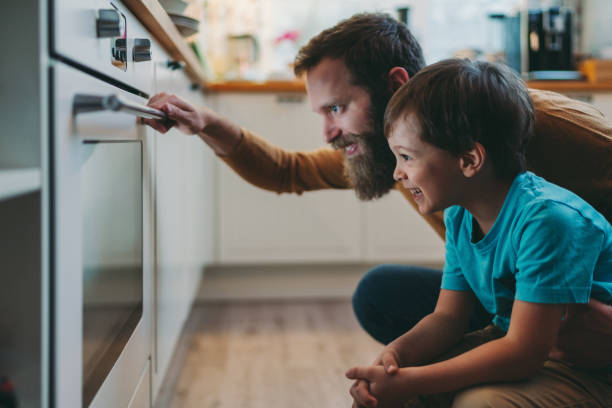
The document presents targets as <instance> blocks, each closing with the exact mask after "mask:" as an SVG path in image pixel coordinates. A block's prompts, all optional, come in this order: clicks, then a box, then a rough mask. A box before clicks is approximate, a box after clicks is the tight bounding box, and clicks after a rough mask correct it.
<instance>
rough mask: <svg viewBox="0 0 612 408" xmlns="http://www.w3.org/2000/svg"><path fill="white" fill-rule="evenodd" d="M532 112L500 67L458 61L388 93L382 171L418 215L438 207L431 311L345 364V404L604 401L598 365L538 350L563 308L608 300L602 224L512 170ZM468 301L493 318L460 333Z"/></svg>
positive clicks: (610, 256) (574, 200)
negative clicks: (370, 354)
mask: <svg viewBox="0 0 612 408" xmlns="http://www.w3.org/2000/svg"><path fill="white" fill-rule="evenodd" d="M533 112H534V110H533V104H532V102H531V100H530V98H529V95H528V93H527V90H526V89H525V87H524V85H523V84H522V82H521V80H520V79H519V78H517V77H516V76H515V75H514V74H513V73H512V72H511V71H510V70H509V69H508V68H506V67H503V66H497V65H493V64H488V63H484V62H470V61H467V60H446V61H442V62H439V63H437V64H434V65H431V66H429V67H427V68H425V69H423V70H422V71H420V72H419V73H418V74H417V75H416V76H415V77H414V78H413V79H412V80H411V81H409V82H408V83H407V84H406V85H404V87H402V88H401V89H400V90H399V91H398V92H397V93H396V94H395V95H394V96H393V97H392V98H391V101H390V102H389V105H388V107H387V110H386V112H385V134H386V135H387V136H388V142H389V147H390V148H391V150H392V151H393V153H394V155H395V158H396V168H395V172H394V178H395V179H396V180H398V181H400V182H401V183H402V184H403V186H404V187H405V188H406V189H409V190H410V191H411V192H412V194H413V197H414V200H415V202H416V203H417V206H418V209H419V211H420V212H421V213H423V214H429V213H432V212H434V211H438V210H443V209H446V211H445V214H444V221H445V225H446V262H445V266H444V272H443V277H442V290H441V292H440V296H439V298H438V302H437V305H436V308H435V310H434V312H433V313H432V314H430V315H428V316H426V317H425V318H423V319H422V320H421V321H420V322H419V323H418V324H417V325H416V326H415V327H414V328H413V329H411V330H410V331H408V332H407V333H405V334H404V335H402V336H400V337H399V338H397V339H396V340H394V341H393V342H391V343H390V344H389V345H388V346H386V347H385V349H384V350H383V352H382V353H381V355H380V357H379V358H378V359H377V361H376V363H375V365H374V366H372V367H355V368H351V369H350V370H349V371H348V372H347V377H348V378H351V379H356V380H365V381H367V383H368V384H369V394H367V395H359V393H356V392H355V390H363V387H359V388H357V387H355V385H354V386H353V388H352V389H351V393H352V394H353V397H354V398H355V400H356V401H357V403H358V404H361V405H366V406H379V407H384V406H396V405H398V404H401V403H402V402H406V401H410V403H409V404H410V406H432V405H434V406H451V404H452V406H453V407H466V408H467V407H469V408H475V407H476V408H477V407H484V406H487V407H489V406H492V407H496V408H497V407H516V406H520V407H526V406H528V407H560V406H564V407H565V406H577V405H575V404H582V405H580V406H589V407H590V406H593V407H610V406H612V375H611V374H610V373H611V372H612V371H610V370H605V369H604V370H600V371H586V370H579V369H576V368H573V367H571V366H570V365H568V364H565V363H564V362H562V361H553V360H547V355H548V353H549V351H550V349H551V347H552V346H553V345H554V344H555V340H556V338H557V334H558V331H559V328H560V325H561V322H562V319H563V318H564V313H565V306H566V305H568V304H579V303H587V302H588V301H589V297H590V296H592V297H593V298H595V299H598V300H600V301H603V302H605V303H608V304H609V303H611V302H612V226H610V224H609V223H608V221H607V220H606V219H605V218H604V217H603V216H602V215H601V214H600V213H598V212H597V211H596V210H594V209H593V208H592V207H591V206H590V205H589V204H588V203H586V202H585V201H584V200H582V199H581V198H580V197H578V196H577V195H575V194H573V193H571V192H570V191H568V190H565V189H563V188H561V187H558V186H556V185H554V184H552V183H549V182H547V181H546V180H544V179H542V178H540V177H537V176H535V175H534V174H533V173H530V172H526V171H525V156H524V154H525V149H526V146H527V143H528V141H529V136H530V134H531V131H532V127H533V121H534V117H533V114H534V113H533ZM568 165H571V163H568ZM477 300H479V301H480V302H481V303H482V305H483V306H484V307H485V308H486V309H487V311H488V312H489V313H491V314H492V315H494V318H493V325H491V326H489V327H487V328H485V329H483V330H480V331H477V332H474V333H470V334H468V335H466V336H465V337H464V333H465V330H466V328H467V326H468V323H469V318H470V316H471V314H472V310H473V307H474V305H475V303H476V301H477ZM457 343H459V344H457ZM443 353H444V354H443ZM432 361H433V362H432ZM399 367H402V368H399ZM519 381H520V382H519ZM419 404H420V405H419Z"/></svg>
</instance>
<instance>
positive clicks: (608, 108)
mask: <svg viewBox="0 0 612 408" xmlns="http://www.w3.org/2000/svg"><path fill="white" fill-rule="evenodd" d="M593 105H595V107H596V108H597V109H599V111H600V112H601V113H603V114H604V115H606V117H607V118H608V119H609V120H611V121H612V93H594V94H593Z"/></svg>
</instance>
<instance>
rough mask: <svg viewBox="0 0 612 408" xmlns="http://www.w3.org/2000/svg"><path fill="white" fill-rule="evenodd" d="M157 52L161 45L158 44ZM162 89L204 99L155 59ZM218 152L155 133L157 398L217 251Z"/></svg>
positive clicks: (192, 99)
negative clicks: (205, 270) (215, 193)
mask: <svg viewBox="0 0 612 408" xmlns="http://www.w3.org/2000/svg"><path fill="white" fill-rule="evenodd" d="M157 52H158V55H159V52H160V51H159V50H157ZM156 87H157V91H158V92H161V91H163V92H167V93H173V94H176V95H178V96H179V97H181V98H183V99H186V100H188V101H189V102H191V103H193V104H194V105H201V104H203V103H204V101H203V99H202V96H201V92H200V91H199V90H191V89H190V87H191V83H190V81H189V80H188V79H187V77H186V75H185V73H184V72H183V71H182V70H175V71H172V70H170V69H168V68H167V67H166V60H165V59H162V58H160V59H159V62H158V63H157V64H156ZM213 163H214V155H213V154H212V152H210V149H208V147H207V146H206V145H205V144H204V143H203V142H202V141H201V140H200V139H199V138H197V137H195V136H187V135H184V134H182V133H181V132H179V131H178V130H175V129H171V130H170V131H169V132H167V133H166V134H163V135H162V134H157V135H156V152H155V169H156V183H155V185H156V191H155V197H156V200H155V214H156V215H155V225H156V231H155V237H156V238H155V239H156V245H155V248H156V251H155V253H156V256H155V259H156V268H155V287H154V298H155V302H154V305H155V328H154V358H153V367H152V373H153V393H152V394H153V399H155V396H156V394H157V392H158V391H159V387H160V385H161V382H162V381H163V378H164V375H165V373H166V370H167V368H168V365H169V363H170V361H171V358H172V354H173V352H174V349H175V346H176V343H177V341H178V339H179V337H180V334H181V330H182V328H183V324H184V322H185V320H186V319H187V316H188V314H189V310H190V308H191V304H192V302H193V300H194V298H195V296H196V292H197V290H198V287H199V284H200V280H201V276H202V271H203V268H204V266H205V265H206V264H208V263H210V262H211V261H212V252H213V238H212V237H213V229H212V227H211V225H212V222H213V213H212V209H213V206H214V205H213V191H212V190H213V173H214V172H213V169H214V164H213Z"/></svg>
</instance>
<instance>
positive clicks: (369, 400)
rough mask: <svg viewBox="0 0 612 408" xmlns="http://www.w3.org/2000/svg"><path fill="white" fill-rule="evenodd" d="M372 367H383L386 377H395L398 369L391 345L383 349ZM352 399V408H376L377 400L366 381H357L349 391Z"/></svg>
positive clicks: (397, 360)
mask: <svg viewBox="0 0 612 408" xmlns="http://www.w3.org/2000/svg"><path fill="white" fill-rule="evenodd" d="M373 366H378V367H383V368H384V371H385V372H386V373H387V374H388V375H395V374H396V373H397V370H398V368H399V358H398V353H397V350H395V348H394V347H393V345H392V344H389V345H388V346H387V347H385V348H384V349H383V351H382V353H380V355H379V356H378V358H377V359H376V360H375V361H374V364H373ZM349 392H350V394H351V396H352V397H353V408H361V407H367V408H374V407H377V406H378V399H377V398H376V397H375V396H374V395H372V393H371V392H370V384H369V383H368V382H367V381H364V380H360V379H357V380H356V381H355V382H354V383H353V385H352V386H351V388H350V390H349Z"/></svg>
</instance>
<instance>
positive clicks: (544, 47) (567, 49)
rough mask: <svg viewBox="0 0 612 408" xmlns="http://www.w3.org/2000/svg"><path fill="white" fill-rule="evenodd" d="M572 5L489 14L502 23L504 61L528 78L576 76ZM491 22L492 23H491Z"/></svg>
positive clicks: (577, 73) (567, 77)
mask: <svg viewBox="0 0 612 408" xmlns="http://www.w3.org/2000/svg"><path fill="white" fill-rule="evenodd" d="M574 18H575V14H574V12H573V10H572V9H570V8H567V7H548V8H540V9H530V10H523V11H521V12H519V13H517V14H515V15H503V14H491V15H489V19H490V20H494V21H496V23H495V26H497V27H499V26H500V25H501V26H502V27H503V39H502V44H503V54H504V59H505V61H506V62H507V64H508V65H509V66H510V67H512V68H514V69H515V70H516V71H517V72H520V73H522V74H523V75H524V76H525V77H527V78H528V79H533V80H538V79H580V78H581V77H582V75H581V74H580V73H579V72H578V71H576V70H575V61H574V48H573V41H574V23H575V22H574ZM492 26H493V25H492Z"/></svg>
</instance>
